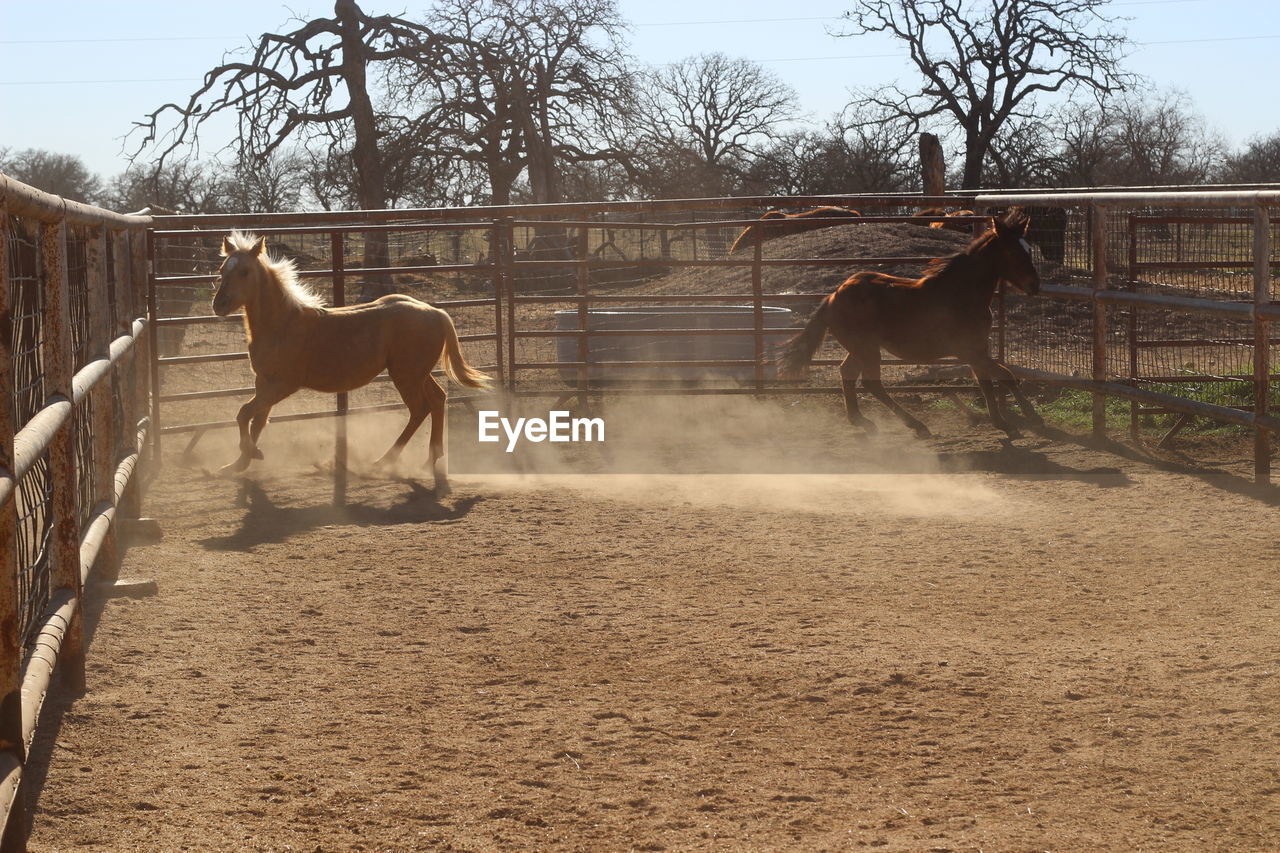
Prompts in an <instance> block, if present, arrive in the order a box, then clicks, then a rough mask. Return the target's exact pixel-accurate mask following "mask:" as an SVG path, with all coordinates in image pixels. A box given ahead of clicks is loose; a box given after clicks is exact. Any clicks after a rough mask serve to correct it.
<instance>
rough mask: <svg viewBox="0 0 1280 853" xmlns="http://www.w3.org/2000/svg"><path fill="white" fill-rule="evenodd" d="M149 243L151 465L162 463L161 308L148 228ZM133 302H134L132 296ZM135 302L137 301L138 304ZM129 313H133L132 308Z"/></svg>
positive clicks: (132, 271) (132, 249)
mask: <svg viewBox="0 0 1280 853" xmlns="http://www.w3.org/2000/svg"><path fill="white" fill-rule="evenodd" d="M134 236H135V235H134V233H133V232H130V233H129V235H128V238H127V240H126V245H127V246H128V249H129V293H130V295H131V296H132V295H135V294H136V293H137V291H136V290H135V286H136V284H137V282H138V281H139V279H138V277H137V273H138V264H137V262H136V252H137V248H138V247H137V246H136V245H134V244H135V243H136V242H137V240H135V239H134ZM146 239H147V246H146V253H147V254H146V266H145V267H144V274H145V276H146V308H147V383H146V385H147V388H148V390H149V391H150V394H149V398H150V399H149V402H150V406H149V411H148V412H147V414H148V415H150V417H151V429H150V430H149V431H148V435H149V436H150V438H151V440H150V441H149V442H148V444H150V445H151V459H152V464H153V465H156V466H159V465H160V452H161V447H160V361H159V359H160V329H159V327H158V326H157V325H156V321H157V319H158V317H159V314H160V312H159V310H158V309H157V305H156V239H155V232H154V231H153V230H152V229H150V228H148V229H147V238H146ZM130 302H133V300H132V299H131V300H130ZM135 304H136V303H135ZM129 313H130V314H132V313H134V312H132V311H130V312H129Z"/></svg>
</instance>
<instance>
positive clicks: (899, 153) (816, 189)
mask: <svg viewBox="0 0 1280 853" xmlns="http://www.w3.org/2000/svg"><path fill="white" fill-rule="evenodd" d="M904 130H905V128H903V127H902V126H901V125H900V124H895V123H894V122H890V121H886V122H881V123H874V122H865V121H858V120H853V119H851V118H850V117H849V116H846V115H839V116H836V117H835V118H834V119H833V120H832V121H831V122H829V123H828V124H827V125H826V126H825V127H824V128H823V129H822V130H817V131H815V130H798V131H792V132H791V133H788V134H786V135H784V136H782V137H780V138H779V139H778V140H777V141H776V142H774V144H772V145H770V146H768V147H767V148H765V149H764V150H763V151H762V152H761V153H760V156H759V158H758V159H757V161H756V163H755V164H754V165H753V166H752V168H751V171H750V173H749V180H748V189H749V190H750V191H751V192H752V193H755V194H760V195H768V194H780V195H829V194H836V193H891V192H906V191H909V190H914V189H919V180H918V175H917V174H916V172H917V165H918V164H917V162H916V160H915V158H914V156H913V153H912V149H911V145H910V139H909V138H908V137H907V136H906V135H905V134H904V132H903V131H904Z"/></svg>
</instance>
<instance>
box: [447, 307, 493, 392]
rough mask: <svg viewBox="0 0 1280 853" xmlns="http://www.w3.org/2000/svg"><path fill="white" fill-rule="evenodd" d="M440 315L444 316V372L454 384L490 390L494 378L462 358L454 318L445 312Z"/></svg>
mask: <svg viewBox="0 0 1280 853" xmlns="http://www.w3.org/2000/svg"><path fill="white" fill-rule="evenodd" d="M440 313H441V314H443V315H444V359H443V361H444V372H445V373H446V374H447V375H448V377H449V378H450V379H452V380H453V381H454V382H458V383H461V384H463V385H466V386H468V387H469V388H488V387H489V380H490V379H491V378H492V377H491V376H489V374H487V373H485V372H484V371H482V370H476V369H475V368H474V367H472V366H471V365H469V364H467V360H466V359H465V358H463V357H462V347H460V346H459V345H458V330H457V329H455V328H454V326H453V318H452V317H450V316H449V315H448V314H445V312H443V311H441V312H440Z"/></svg>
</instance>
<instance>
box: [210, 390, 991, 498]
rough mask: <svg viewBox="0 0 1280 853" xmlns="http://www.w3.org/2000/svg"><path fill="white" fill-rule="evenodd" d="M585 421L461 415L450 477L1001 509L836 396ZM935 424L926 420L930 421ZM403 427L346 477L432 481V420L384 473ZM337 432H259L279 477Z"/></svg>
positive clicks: (895, 427) (577, 410)
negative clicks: (536, 422)
mask: <svg viewBox="0 0 1280 853" xmlns="http://www.w3.org/2000/svg"><path fill="white" fill-rule="evenodd" d="M554 402H555V401H554V400H552V399H549V398H528V399H521V400H518V401H516V402H515V403H514V404H504V403H503V402H502V401H500V400H499V399H497V398H495V399H494V400H493V402H492V403H487V404H485V403H482V404H480V405H479V406H478V407H477V408H479V409H486V408H489V409H492V410H497V411H499V412H500V413H501V415H502V416H503V417H506V418H508V419H510V420H511V421H513V422H514V420H515V419H516V418H518V417H541V418H544V419H545V418H547V417H548V410H549V409H550V408H551V404H552V403H554ZM560 408H568V409H572V412H573V415H574V416H575V417H599V418H602V419H603V421H604V423H605V440H604V441H603V442H579V443H567V442H566V443H554V444H553V443H550V442H546V441H543V442H539V443H534V442H530V441H527V440H520V441H519V442H518V444H517V447H516V450H515V452H513V453H507V452H506V450H505V448H506V446H507V439H506V437H505V436H504V437H503V439H502V440H501V441H499V442H496V443H481V442H479V441H478V440H477V434H478V415H477V412H476V411H473V410H470V409H467V408H465V407H461V406H455V407H453V408H452V409H451V413H450V419H449V435H448V440H449V467H450V475H451V478H452V479H453V481H454V483H455V485H458V486H466V487H468V489H469V490H474V491H478V492H482V493H483V492H495V491H497V492H510V491H524V490H536V489H544V488H564V489H571V490H573V491H575V492H579V493H584V494H590V495H595V496H599V497H601V498H606V499H616V500H623V501H631V502H637V503H644V504H654V503H673V504H690V505H694V506H735V507H743V508H760V509H765V508H776V509H786V510H790V511H798V512H814V513H842V512H847V511H849V508H850V507H851V506H855V505H859V506H866V505H868V504H869V503H871V504H874V505H875V506H876V507H877V508H879V509H882V510H884V511H886V512H893V513H898V514H908V515H926V516H933V515H957V516H972V515H987V514H990V513H993V512H997V511H999V509H1000V506H1001V504H1002V502H1003V500H1004V498H1003V497H1002V496H1001V495H1000V493H998V492H997V491H996V490H994V489H993V488H991V487H990V486H989V485H987V482H986V481H985V480H984V479H982V478H977V477H970V476H964V475H963V474H961V475H959V476H957V474H956V469H955V467H954V465H950V466H946V467H945V468H944V466H943V465H941V464H940V461H939V457H938V454H937V453H936V452H934V450H932V449H931V448H930V445H929V444H928V443H926V442H921V441H918V440H917V439H915V438H914V437H913V436H912V435H910V434H909V433H908V432H907V431H906V430H905V429H904V428H902V427H901V426H900V425H899V424H898V422H897V421H896V420H895V419H894V418H893V417H892V416H891V415H889V414H888V413H887V412H884V411H883V410H880V409H879V408H878V407H868V414H869V415H870V416H871V417H873V418H874V419H876V420H877V421H878V422H879V423H880V425H881V429H880V432H879V433H877V434H875V435H872V436H865V435H863V434H862V433H861V431H860V430H856V429H854V428H852V427H850V426H849V424H848V423H847V422H846V421H845V418H844V414H843V412H842V411H841V410H840V405H839V403H838V402H837V401H835V400H833V399H831V398H830V397H828V396H825V395H824V396H819V397H801V398H798V399H785V398H784V399H778V398H768V399H757V398H754V397H753V396H751V395H734V396H665V397H663V396H657V397H648V396H646V397H623V396H614V397H606V398H605V399H604V401H603V402H600V401H595V402H594V403H593V405H592V406H590V407H587V408H583V407H578V406H562V407H560ZM924 414H925V417H926V419H928V418H929V415H928V412H925V413H924ZM403 425H404V415H403V414H402V413H400V412H388V413H379V414H372V415H357V416H353V417H351V418H350V419H349V420H348V426H347V434H348V447H349V451H348V453H349V466H350V467H351V469H352V470H353V471H354V472H356V474H357V475H359V476H362V477H371V478H382V477H408V478H414V477H419V478H422V479H424V480H427V479H429V478H430V474H429V472H428V470H427V468H426V465H425V460H426V457H427V436H428V433H429V428H430V425H429V423H428V424H426V425H424V426H423V428H422V429H421V430H420V431H419V433H418V434H417V435H415V436H414V439H413V441H412V442H411V443H410V444H409V446H408V448H406V450H405V453H404V456H403V457H402V460H401V462H400V464H399V465H398V469H397V470H395V471H385V470H382V469H377V468H374V466H373V462H374V461H375V460H376V459H377V458H378V457H380V456H381V455H382V453H383V452H384V451H385V450H386V449H387V447H388V446H389V445H390V444H391V442H392V441H393V440H394V439H395V437H396V436H397V435H398V434H399V431H400V429H401V428H402V427H403ZM334 435H335V424H334V423H333V422H332V421H329V420H318V421H300V422H292V423H283V424H273V425H271V426H269V427H268V429H267V430H266V431H265V433H264V434H263V440H262V445H261V446H262V449H263V452H264V455H265V457H266V458H265V460H264V461H261V462H255V463H254V467H253V468H251V469H250V470H251V472H255V476H258V477H262V476H265V475H268V474H269V472H270V471H271V470H272V469H277V470H281V469H290V468H292V469H299V468H300V469H307V470H315V469H319V470H321V471H331V470H332V466H333V440H334ZM198 455H199V457H200V461H199V462H197V463H196V464H203V465H205V466H206V467H217V466H218V465H221V464H223V463H224V462H226V461H229V460H230V459H231V458H233V457H234V456H235V443H234V435H233V434H232V433H231V432H229V431H228V432H223V433H220V434H218V435H216V436H214V435H210V436H209V437H208V438H207V439H206V440H205V441H204V442H202V444H201V446H200V448H199V454H198Z"/></svg>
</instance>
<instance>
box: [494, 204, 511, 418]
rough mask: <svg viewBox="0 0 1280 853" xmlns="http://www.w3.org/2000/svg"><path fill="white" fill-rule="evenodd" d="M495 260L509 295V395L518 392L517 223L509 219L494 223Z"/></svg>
mask: <svg viewBox="0 0 1280 853" xmlns="http://www.w3.org/2000/svg"><path fill="white" fill-rule="evenodd" d="M493 234H494V237H496V238H497V239H496V240H494V244H493V260H494V263H495V264H497V265H498V276H499V278H501V280H502V282H503V284H504V285H505V287H506V295H507V393H508V394H509V395H514V394H515V390H516V277H515V266H514V263H515V245H516V226H515V222H514V221H513V220H512V219H510V218H509V217H508V218H503V219H499V220H496V221H495V222H494V223H493Z"/></svg>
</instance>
